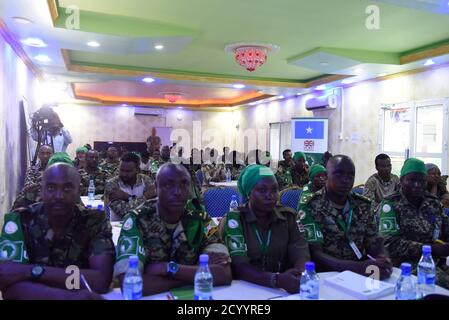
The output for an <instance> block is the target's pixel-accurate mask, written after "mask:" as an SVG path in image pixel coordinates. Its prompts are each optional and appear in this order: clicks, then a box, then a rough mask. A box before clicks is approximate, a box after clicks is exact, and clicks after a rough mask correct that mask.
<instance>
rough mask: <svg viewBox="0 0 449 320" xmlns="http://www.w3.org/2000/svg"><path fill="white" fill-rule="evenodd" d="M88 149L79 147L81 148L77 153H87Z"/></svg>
mask: <svg viewBox="0 0 449 320" xmlns="http://www.w3.org/2000/svg"><path fill="white" fill-rule="evenodd" d="M87 151H88V150H87V148H86V147H79V148H76V151H75V152H76V153H87Z"/></svg>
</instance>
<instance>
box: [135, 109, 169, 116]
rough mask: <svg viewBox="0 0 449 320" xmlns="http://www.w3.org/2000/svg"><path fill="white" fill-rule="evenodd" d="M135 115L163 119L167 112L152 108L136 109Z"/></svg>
mask: <svg viewBox="0 0 449 320" xmlns="http://www.w3.org/2000/svg"><path fill="white" fill-rule="evenodd" d="M134 115H135V116H137V115H139V116H152V117H163V116H165V110H163V109H159V108H151V107H134Z"/></svg>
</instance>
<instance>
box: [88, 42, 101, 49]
mask: <svg viewBox="0 0 449 320" xmlns="http://www.w3.org/2000/svg"><path fill="white" fill-rule="evenodd" d="M86 44H87V45H88V46H89V47H92V48H98V47H99V46H100V43H98V42H97V41H89V42H88V43H86Z"/></svg>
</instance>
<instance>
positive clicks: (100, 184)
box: [78, 168, 108, 196]
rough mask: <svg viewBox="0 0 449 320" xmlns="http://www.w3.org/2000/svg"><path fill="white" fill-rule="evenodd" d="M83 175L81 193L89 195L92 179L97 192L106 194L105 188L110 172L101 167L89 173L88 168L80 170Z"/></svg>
mask: <svg viewBox="0 0 449 320" xmlns="http://www.w3.org/2000/svg"><path fill="white" fill-rule="evenodd" d="M78 172H79V174H80V176H81V188H80V195H81V196H87V189H88V188H89V182H90V180H93V181H94V184H95V194H104V188H105V184H106V181H107V179H108V173H107V172H106V171H104V170H102V169H100V168H97V169H96V170H95V171H94V172H91V173H88V172H87V170H86V169H81V170H78Z"/></svg>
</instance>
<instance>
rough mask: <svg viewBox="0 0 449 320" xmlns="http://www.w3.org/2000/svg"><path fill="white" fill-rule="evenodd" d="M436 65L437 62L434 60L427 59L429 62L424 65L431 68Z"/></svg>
mask: <svg viewBox="0 0 449 320" xmlns="http://www.w3.org/2000/svg"><path fill="white" fill-rule="evenodd" d="M434 64H435V62H434V61H433V60H432V59H427V61H426V62H425V63H424V65H425V66H431V65H434Z"/></svg>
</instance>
